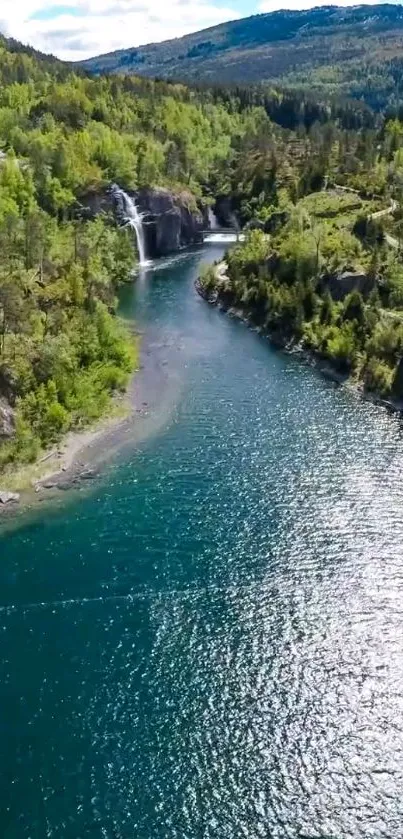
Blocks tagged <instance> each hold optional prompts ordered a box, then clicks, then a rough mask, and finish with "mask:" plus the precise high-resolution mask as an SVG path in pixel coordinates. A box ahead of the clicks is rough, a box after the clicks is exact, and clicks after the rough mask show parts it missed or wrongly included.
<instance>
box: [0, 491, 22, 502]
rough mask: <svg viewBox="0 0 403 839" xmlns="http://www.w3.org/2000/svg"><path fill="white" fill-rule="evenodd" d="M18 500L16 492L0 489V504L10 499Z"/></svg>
mask: <svg viewBox="0 0 403 839" xmlns="http://www.w3.org/2000/svg"><path fill="white" fill-rule="evenodd" d="M19 500H20V496H19V494H18V492H7V490H2V489H0V504H10V503H11V502H12V501H14V502H17V501H19Z"/></svg>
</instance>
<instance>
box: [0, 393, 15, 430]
mask: <svg viewBox="0 0 403 839" xmlns="http://www.w3.org/2000/svg"><path fill="white" fill-rule="evenodd" d="M14 434H15V413H14V410H13V408H12V407H11V405H10V404H9V403H8V402H7V400H6V399H4V398H3V397H0V441H1V440H3V441H4V440H9V439H10V438H11V437H13V436H14Z"/></svg>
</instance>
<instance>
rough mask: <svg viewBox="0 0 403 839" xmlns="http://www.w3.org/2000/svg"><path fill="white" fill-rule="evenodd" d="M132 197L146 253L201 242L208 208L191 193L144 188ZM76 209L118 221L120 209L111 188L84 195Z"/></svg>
mask: <svg viewBox="0 0 403 839" xmlns="http://www.w3.org/2000/svg"><path fill="white" fill-rule="evenodd" d="M131 196H132V197H134V198H135V201H136V204H137V207H138V209H139V211H140V213H141V214H142V216H143V225H144V234H145V240H146V249H147V255H148V256H149V257H157V256H164V255H165V254H169V253H174V252H175V251H178V250H180V248H183V247H188V246H189V245H194V244H198V243H201V242H202V241H203V236H202V231H203V230H204V229H206V228H208V227H209V219H208V209H207V207H204V206H203V205H202V204H201V202H197V201H196V199H195V197H194V196H193V195H192V193H190V192H188V191H186V190H184V191H182V192H178V193H174V192H172V191H171V190H169V189H164V188H162V187H144V188H143V189H140V190H138V191H136V192H132V193H131ZM78 212H80V213H82V214H84V215H87V216H88V217H90V218H91V217H92V218H94V217H95V216H97V215H98V214H99V213H102V212H112V213H113V214H114V215H115V216H116V217H117V218H118V220H119V221H121V220H122V215H123V209H122V206H121V205H120V204H119V200H117V195H116V192H114V190H113V188H110V189H107V190H104V191H103V192H98V193H95V192H94V193H89V194H88V195H85V196H84V197H83V198H82V200H81V203H80V206H79V207H78Z"/></svg>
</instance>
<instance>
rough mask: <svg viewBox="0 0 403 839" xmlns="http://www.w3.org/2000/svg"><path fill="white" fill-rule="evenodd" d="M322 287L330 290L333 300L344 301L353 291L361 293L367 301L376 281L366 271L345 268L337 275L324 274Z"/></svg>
mask: <svg viewBox="0 0 403 839" xmlns="http://www.w3.org/2000/svg"><path fill="white" fill-rule="evenodd" d="M321 286H322V288H328V289H329V291H330V294H331V295H332V297H333V300H344V298H345V297H347V294H350V293H351V292H352V291H359V292H360V293H361V294H362V296H363V297H364V299H365V298H367V297H369V295H370V294H371V291H373V290H374V288H375V286H376V279H375V277H373V276H369V275H368V274H366V273H365V271H360V270H355V269H353V268H345V269H344V270H343V271H339V272H337V273H335V274H323V275H322V277H321Z"/></svg>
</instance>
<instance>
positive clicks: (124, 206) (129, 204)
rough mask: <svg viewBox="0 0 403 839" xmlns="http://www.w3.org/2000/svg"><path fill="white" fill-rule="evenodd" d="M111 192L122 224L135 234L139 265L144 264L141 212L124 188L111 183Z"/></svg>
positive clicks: (144, 250)
mask: <svg viewBox="0 0 403 839" xmlns="http://www.w3.org/2000/svg"><path fill="white" fill-rule="evenodd" d="M112 194H113V196H114V198H115V201H116V204H117V207H118V210H119V214H120V216H121V220H122V222H123V224H125V225H126V226H127V227H131V228H132V230H134V232H135V234H136V239H137V250H138V253H139V262H140V265H146V264H147V254H146V243H145V237H144V228H143V217H142V214H141V213H139V210H138V207H137V204H136V202H135V200H134V198H130V195H128V194H127V193H126V192H124V190H123V189H121V188H120V187H119V186H117V185H116V184H113V186H112Z"/></svg>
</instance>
